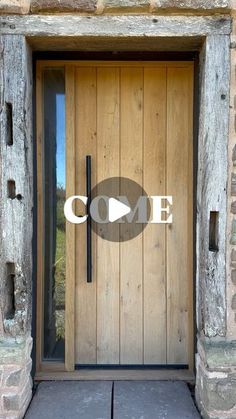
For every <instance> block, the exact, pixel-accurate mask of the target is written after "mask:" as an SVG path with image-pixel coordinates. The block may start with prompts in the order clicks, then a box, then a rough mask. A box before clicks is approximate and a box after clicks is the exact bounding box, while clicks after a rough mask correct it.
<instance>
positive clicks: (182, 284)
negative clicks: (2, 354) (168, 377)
mask: <svg viewBox="0 0 236 419" xmlns="http://www.w3.org/2000/svg"><path fill="white" fill-rule="evenodd" d="M72 67H73V71H72V70H71V67H70V68H69V69H68V70H67V80H66V83H67V101H70V104H71V101H72V99H71V98H73V106H74V110H73V113H71V109H70V110H69V111H68V113H70V115H68V118H67V133H68V135H67V147H68V146H69V145H70V141H71V139H70V133H71V132H73V133H74V159H73V158H72V157H73V156H71V154H70V153H68V162H67V163H68V165H67V173H69V172H70V170H71V164H72V163H71V162H73V161H75V167H74V173H75V194H78V195H86V194H85V156H86V155H87V154H89V155H91V156H92V184H93V185H95V184H96V183H97V182H100V181H102V180H104V179H106V178H109V177H116V176H123V177H128V178H130V179H132V180H134V181H136V182H137V183H138V184H140V185H141V186H143V187H144V189H145V191H146V192H147V194H148V195H172V196H173V209H172V213H173V223H172V224H171V225H165V224H159V225H158V224H149V225H148V226H147V227H146V228H145V229H144V232H143V233H142V234H140V235H139V236H137V237H136V238H135V239H133V240H130V241H126V242H122V243H117V242H110V241H106V240H103V239H102V238H101V237H99V236H97V235H96V234H95V233H93V237H92V240H93V243H92V249H93V282H92V283H87V281H86V225H85V224H81V225H77V226H76V227H75V237H74V236H73V234H72V235H68V236H67V242H68V252H70V254H68V255H67V257H68V258H73V257H74V262H75V265H74V266H75V273H74V274H73V270H71V275H74V278H71V279H70V280H71V281H72V282H73V281H74V284H75V293H74V294H73V296H71V292H70V294H69V291H68V294H67V295H70V297H68V298H67V300H66V301H67V305H70V301H71V305H72V306H73V305H74V304H75V317H74V319H75V323H74V337H73V338H74V348H75V359H74V362H75V364H79V365H84V364H85V365H87V364H90V365H96V364H100V365H107V364H114V365H119V364H121V365H132V364H133V365H143V364H144V365H188V366H189V367H191V366H192V359H193V331H192V329H193V304H192V288H193V287H192V284H193V275H192V258H193V250H192V240H193V238H192V229H193V220H192V212H193V211H192V206H193V197H192V194H193V174H192V160H193V156H192V150H193V133H192V119H193V99H192V97H193V66H192V63H188V62H182V63H177V62H176V63H174V62H171V63H168V62H167V63H152V62H149V63H148V62H138V63H137V62H136V63H127V62H126V63H119V62H101V63H99V62H94V63H93V62H90V63H88V62H87V63H79V62H78V63H74V65H73V66H72ZM71 78H73V80H72V79H71ZM72 115H73V117H72ZM69 179H70V178H69ZM114 194H115V195H118V194H119V191H114ZM78 211H79V209H78ZM72 240H73V243H74V250H72V248H71V245H72ZM71 253H72V254H71ZM69 274H70V273H69ZM67 280H68V279H67ZM68 283H69V282H68ZM67 289H68V287H67ZM72 299H73V301H72ZM72 316H73V314H72ZM71 318H72V317H71ZM68 324H70V322H68ZM66 336H67V338H68V339H69V340H70V339H71V344H72V345H73V339H72V337H71V334H70V333H69V334H68V335H66ZM67 347H68V348H69V347H70V342H67ZM68 350H69V349H68ZM71 353H73V351H72V352H71ZM68 358H69V355H68ZM70 359H71V358H70Z"/></svg>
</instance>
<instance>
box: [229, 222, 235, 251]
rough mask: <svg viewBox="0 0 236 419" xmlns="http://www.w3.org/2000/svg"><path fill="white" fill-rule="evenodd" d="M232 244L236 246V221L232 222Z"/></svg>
mask: <svg viewBox="0 0 236 419" xmlns="http://www.w3.org/2000/svg"><path fill="white" fill-rule="evenodd" d="M230 243H231V244H232V245H236V220H233V221H232V228H231V239H230Z"/></svg>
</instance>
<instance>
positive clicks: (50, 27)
mask: <svg viewBox="0 0 236 419" xmlns="http://www.w3.org/2000/svg"><path fill="white" fill-rule="evenodd" d="M230 32H231V19H230V17H225V16H224V17H223V16H147V15H137V16H133V15H123V16H81V15H80V16H76V15H64V16H60V15H47V16H45V15H31V16H16V15H14V16H1V17H0V33H2V34H14V35H19V34H22V35H23V34H24V35H25V36H27V37H35V36H37V37H39V36H40V37H50V36H64V37H65V36H71V37H112V38H125V37H126V38H131V37H146V38H148V37H174V36H179V37H193V36H194V37H196V36H198V37H200V36H207V35H210V34H217V35H220V34H229V33H230Z"/></svg>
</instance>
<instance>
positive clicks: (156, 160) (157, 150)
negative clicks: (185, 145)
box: [143, 68, 167, 364]
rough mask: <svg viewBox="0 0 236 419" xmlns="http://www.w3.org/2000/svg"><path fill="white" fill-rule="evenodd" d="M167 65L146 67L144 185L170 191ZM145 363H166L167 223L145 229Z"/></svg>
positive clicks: (152, 190) (159, 192)
mask: <svg viewBox="0 0 236 419" xmlns="http://www.w3.org/2000/svg"><path fill="white" fill-rule="evenodd" d="M166 71H167V70H166V68H145V69H144V148H143V153H144V155H143V187H144V190H145V191H146V193H147V194H148V195H149V196H152V195H165V194H166V185H165V179H166ZM143 236H144V237H143V240H144V243H143V246H144V247H143V258H144V262H143V263H144V267H143V273H144V313H143V316H144V319H143V320H144V363H146V364H162V363H163V364H165V363H166V304H167V303H166V263H167V260H166V239H165V236H166V226H165V225H156V224H155V225H154V224H149V225H148V226H147V227H146V228H145V230H144V232H143Z"/></svg>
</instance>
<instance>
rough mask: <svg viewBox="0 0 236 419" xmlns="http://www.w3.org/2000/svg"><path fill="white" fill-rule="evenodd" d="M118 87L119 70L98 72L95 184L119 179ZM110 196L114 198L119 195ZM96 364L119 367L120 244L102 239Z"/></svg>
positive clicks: (100, 244) (98, 270)
mask: <svg viewBox="0 0 236 419" xmlns="http://www.w3.org/2000/svg"><path fill="white" fill-rule="evenodd" d="M119 85H120V80H119V69H118V68H98V69H97V168H98V169H99V170H98V172H97V182H101V181H102V180H104V179H106V178H109V177H113V176H119V158H120V157H119V136H120V126H119V118H120V93H119ZM98 192H99V189H98ZM112 193H113V194H114V196H117V195H118V194H119V191H118V190H115V189H114V190H113V191H112ZM102 228H103V229H105V228H106V224H103V227H102ZM97 362H98V364H118V363H119V243H118V242H110V241H107V240H103V239H102V238H101V237H98V239H97Z"/></svg>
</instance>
